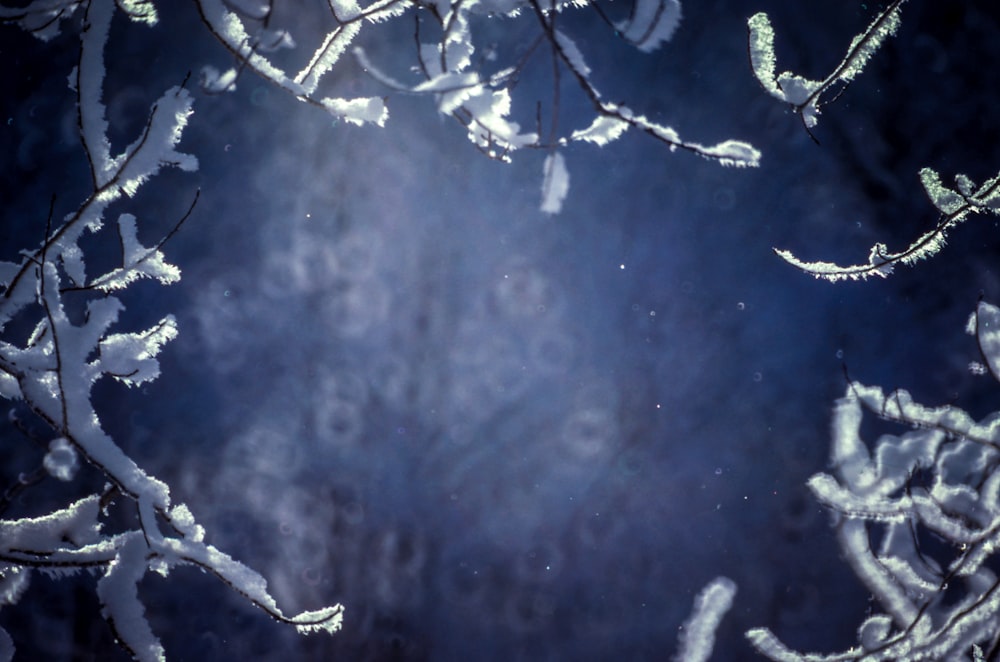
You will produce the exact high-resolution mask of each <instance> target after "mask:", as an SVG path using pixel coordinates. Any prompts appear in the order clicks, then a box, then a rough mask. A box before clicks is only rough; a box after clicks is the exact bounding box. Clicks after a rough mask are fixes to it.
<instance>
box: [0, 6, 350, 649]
mask: <svg viewBox="0 0 1000 662" xmlns="http://www.w3.org/2000/svg"><path fill="white" fill-rule="evenodd" d="M81 7H84V3H76V2H53V1H51V0H44V1H39V2H35V3H32V4H31V5H29V6H28V7H26V8H23V9H8V8H0V20H2V21H5V22H16V23H17V24H18V25H19V26H20V27H22V28H24V29H26V30H30V31H31V32H33V33H34V34H35V35H36V36H38V37H40V38H42V39H49V38H51V37H53V36H55V35H56V34H57V33H58V30H59V26H60V21H61V20H62V19H64V18H66V17H68V16H69V15H71V14H72V13H73V11H74V10H76V9H79V8H81ZM118 9H121V10H122V11H123V12H124V13H125V14H126V16H128V18H130V19H131V20H133V21H136V22H141V23H146V24H154V23H155V22H156V13H155V10H154V7H153V5H152V4H151V3H148V2H140V1H136V0H132V1H124V2H123V1H121V0H119V2H118V3H117V4H116V2H115V0H92V1H91V2H89V3H86V6H85V9H84V11H85V15H84V16H83V19H82V20H83V29H82V30H81V32H80V58H79V63H78V65H77V67H76V68H75V69H74V71H73V73H72V74H71V75H70V77H69V82H70V87H71V89H73V90H74V91H75V93H76V97H77V109H78V125H79V129H80V137H81V140H82V144H83V149H84V151H85V153H86V157H87V160H88V163H89V166H90V174H91V183H92V190H91V192H90V194H89V195H87V196H86V198H85V199H83V200H82V201H81V202H80V203H79V206H78V207H77V209H76V211H74V212H72V213H70V214H68V215H67V216H65V217H64V218H63V219H62V221H61V222H58V223H53V219H52V212H53V209H52V208H50V213H49V218H48V220H47V222H46V224H45V226H44V239H43V241H42V242H41V245H40V246H38V247H37V248H34V249H32V250H26V251H23V252H22V255H23V258H22V259H21V261H20V262H16V263H15V262H2V263H0V287H2V292H0V329H9V326H10V323H11V322H12V321H14V320H18V322H24V321H30V322H32V323H33V324H34V331H33V332H32V333H31V334H30V336H29V337H28V339H27V340H26V341H24V342H17V341H15V340H13V339H12V338H11V337H10V336H11V333H10V332H9V331H8V333H7V334H6V335H4V336H0V395H2V396H3V397H5V398H7V399H9V400H13V401H20V402H21V403H23V405H24V406H25V407H26V408H28V409H30V410H31V411H32V412H33V413H34V414H35V415H37V416H38V417H39V418H40V419H41V420H43V421H44V422H45V423H46V424H47V425H48V426H49V427H50V428H51V429H52V431H53V433H54V435H55V438H54V439H53V440H52V441H51V443H50V444H49V452H48V453H47V454H46V456H45V458H44V461H43V463H42V464H43V468H44V470H45V471H47V472H48V473H49V474H51V475H52V476H53V477H55V478H57V479H59V480H64V481H70V480H72V479H73V478H74V476H75V475H76V472H77V468H78V458H79V457H82V458H83V460H85V461H86V462H87V463H89V464H90V465H92V466H94V467H96V468H97V469H98V470H100V471H101V472H102V473H103V474H104V476H105V478H106V480H107V486H106V487H105V491H104V492H103V493H102V494H93V495H90V496H87V497H84V498H81V499H79V500H77V501H75V502H74V503H72V504H70V505H68V506H66V507H64V508H61V509H58V510H56V511H55V512H52V513H50V514H48V515H45V516H42V517H34V518H21V519H0V586H2V587H3V592H2V595H3V602H4V603H7V604H11V603H14V602H16V601H17V599H18V597H19V596H20V595H21V594H22V593H23V591H24V590H25V589H26V587H27V584H28V580H29V577H30V574H31V573H32V571H36V570H37V571H41V572H43V573H50V574H56V575H63V574H69V573H74V572H77V571H79V570H81V569H86V570H89V571H92V572H97V573H99V574H101V578H100V579H99V580H98V582H97V594H98V598H99V600H100V603H101V613H102V615H103V616H104V618H105V619H106V620H107V622H108V623H109V625H110V626H111V628H112V629H113V631H114V634H115V636H116V638H117V640H118V641H119V643H120V644H121V645H122V647H123V648H125V649H126V650H127V651H128V652H129V653H130V654H131V655H132V656H133V657H135V658H136V659H138V660H163V659H165V657H164V651H163V647H162V646H161V644H160V642H159V640H158V639H157V637H156V635H155V634H154V633H153V632H152V629H151V628H150V626H149V623H148V622H147V620H146V618H145V616H144V607H143V605H142V603H141V601H140V600H139V597H138V594H137V584H138V582H139V581H140V580H141V579H142V578H143V577H144V576H145V575H146V573H147V572H149V571H154V572H156V573H159V574H161V575H164V576H166V575H167V574H168V573H169V572H170V571H171V570H172V569H173V568H174V567H177V566H181V565H192V566H196V567H199V568H201V569H202V570H204V571H206V572H208V573H211V574H213V575H215V576H216V577H217V578H219V579H220V580H221V581H223V582H224V583H226V584H227V585H228V586H229V587H231V588H232V589H233V590H235V591H237V592H239V593H240V594H242V595H243V596H244V597H246V598H247V600H249V601H250V602H251V603H253V604H255V605H256V606H258V607H260V608H261V609H263V610H264V611H266V612H267V613H268V614H269V615H271V616H272V617H273V618H275V619H277V620H280V621H283V622H286V623H290V624H292V625H294V626H295V627H296V628H297V629H298V630H299V631H301V632H311V631H315V630H326V631H329V632H334V631H336V630H338V629H340V627H341V618H342V614H343V608H342V607H341V606H340V605H335V606H332V607H327V608H324V609H320V610H317V611H312V612H306V613H302V614H299V615H297V616H291V617H289V616H285V615H284V614H283V613H282V612H281V610H280V609H279V608H278V606H277V604H276V603H275V601H274V599H273V598H272V597H271V595H270V594H269V593H268V591H267V585H266V582H265V580H264V578H263V577H261V576H260V575H259V574H257V573H256V572H254V571H253V570H251V569H250V568H248V567H246V566H244V565H242V564H241V563H239V562H237V561H235V560H234V559H233V558H231V557H230V556H228V555H226V554H225V553H223V552H221V551H219V550H218V549H216V548H215V547H213V546H211V545H209V544H207V543H205V541H204V536H205V531H204V529H203V528H202V527H201V526H200V525H199V524H197V522H196V521H195V519H194V517H193V516H192V514H191V512H190V511H189V509H188V508H187V507H186V506H184V505H183V504H178V505H172V504H171V501H170V493H169V489H168V487H167V485H166V484H164V483H163V482H161V481H159V480H157V479H156V478H154V477H152V476H150V475H148V474H146V473H145V472H144V471H143V470H142V469H140V468H139V466H138V465H137V464H136V463H135V462H134V461H133V460H132V458H130V457H129V456H128V455H126V454H125V453H124V452H123V451H122V449H121V448H120V447H119V446H118V445H117V444H116V443H115V442H114V440H112V439H111V438H110V437H109V436H108V435H107V434H106V433H105V432H104V431H103V430H102V428H101V422H100V417H99V416H98V413H97V412H96V411H95V410H94V408H93V405H92V402H91V388H92V386H93V385H94V383H95V382H96V381H97V380H99V379H100V378H101V377H104V376H109V377H111V378H113V379H115V380H117V381H119V382H122V383H123V384H125V385H126V386H136V385H140V384H143V383H145V382H149V381H152V380H154V379H156V378H157V377H158V376H159V364H158V362H157V359H156V357H157V355H158V354H159V352H160V349H161V348H162V347H163V345H164V344H165V343H166V342H168V341H170V340H171V339H173V338H174V337H175V336H176V335H177V326H176V322H175V320H174V318H173V316H172V315H167V316H165V317H163V318H162V319H161V320H160V321H159V322H157V323H156V324H154V325H153V326H152V327H150V328H149V329H146V330H145V331H140V332H134V333H110V331H109V330H110V328H111V327H112V326H113V325H114V324H115V323H116V322H117V321H118V315H119V313H120V312H121V311H123V310H124V306H123V305H122V303H121V302H120V301H119V300H118V299H117V298H115V297H114V296H111V295H110V292H113V291H116V290H121V289H124V288H126V287H128V286H129V285H130V284H131V283H133V282H134V281H135V280H137V279H140V278H151V279H155V280H157V281H159V282H160V283H161V284H164V285H167V284H170V283H173V282H176V281H177V280H178V279H179V278H180V270H179V269H177V267H175V266H173V265H171V264H169V263H168V262H166V260H165V258H164V255H163V253H162V252H161V251H160V249H161V247H162V246H163V244H164V243H165V242H166V240H167V239H169V238H170V236H171V235H172V234H173V233H174V232H176V231H177V229H178V227H180V225H181V223H183V222H184V220H185V219H186V218H187V216H188V215H189V214H190V213H191V211H192V209H193V207H194V201H193V202H192V203H191V208H189V209H188V212H187V213H186V214H185V215H184V217H182V218H181V220H180V221H179V222H178V224H177V226H176V227H175V228H174V229H173V230H172V231H171V232H170V233H169V234H168V235H167V236H166V237H164V238H163V239H162V240H161V241H160V242H158V243H157V244H156V245H154V246H151V247H147V246H144V245H143V244H142V243H140V242H139V240H138V238H137V227H136V225H137V219H136V218H135V216H133V215H131V214H128V213H123V214H121V215H120V216H119V218H118V223H117V227H114V228H113V229H107V228H105V227H104V215H105V212H106V210H107V209H108V207H109V205H111V204H112V203H113V202H116V201H119V200H122V199H123V198H131V197H132V196H134V195H135V194H136V192H137V191H138V189H139V188H140V187H141V186H142V185H144V184H145V183H146V182H147V181H148V180H149V179H150V178H151V177H153V176H154V175H156V174H157V173H158V172H159V171H160V170H161V169H162V168H163V167H164V166H172V167H176V168H179V169H181V170H186V171H193V170H195V169H197V166H198V163H197V160H196V159H195V158H194V157H193V156H191V155H189V154H184V153H181V152H179V151H177V149H176V148H177V144H178V142H179V141H180V138H181V134H182V132H183V130H184V127H185V125H186V124H187V121H188V117H189V116H190V114H191V112H192V111H191V106H192V98H191V95H190V93H189V92H188V91H187V90H186V89H184V86H183V85H181V86H175V87H171V88H170V89H168V90H166V91H165V92H164V93H163V94H162V96H161V97H160V98H159V99H158V100H157V101H156V102H155V103H154V104H153V105H152V107H151V108H150V112H149V116H148V119H147V120H146V123H145V125H144V127H143V128H142V130H141V131H140V134H139V135H138V136H137V137H136V138H135V140H134V141H133V142H132V143H131V144H130V145H128V146H127V147H125V149H124V150H122V151H121V152H120V153H117V154H116V153H113V150H112V146H111V144H110V142H109V140H108V122H107V119H106V113H105V107H104V103H103V100H102V97H103V86H104V79H105V67H104V49H105V45H106V43H107V40H108V34H109V31H110V26H111V21H112V18H113V16H114V14H115V12H116V11H117V10H118ZM195 200H197V197H196V198H195ZM54 206H55V199H54V198H53V203H52V207H53V208H54ZM102 231H103V232H105V233H106V234H108V235H111V236H110V237H109V241H113V242H116V243H118V244H119V245H120V246H121V250H122V255H121V266H119V267H117V268H114V269H112V270H110V271H108V272H107V273H104V274H101V275H97V276H88V274H87V272H86V264H85V255H84V252H83V250H82V249H81V247H80V244H79V241H80V239H81V237H82V236H83V235H84V234H85V233H99V232H102ZM41 234H42V228H39V235H41ZM71 300H72V306H71V307H72V309H74V310H76V309H79V308H80V307H81V305H82V306H83V307H85V309H86V314H85V315H84V317H83V321H82V323H79V324H77V323H75V322H74V321H73V320H71V319H70V315H69V314H67V312H66V307H67V304H69V303H70V302H71ZM9 494H10V493H9V492H8V494H7V495H5V496H4V501H3V503H2V507H3V509H6V507H7V506H9V504H10V499H9ZM115 500H125V501H126V502H127V503H130V504H134V507H135V512H136V514H137V516H138V517H137V525H136V528H134V529H131V530H126V531H123V532H118V533H105V532H103V531H102V528H103V523H102V521H101V519H102V515H107V508H108V507H109V505H110V504H111V503H112V502H113V501H115ZM13 653H14V650H13V641H12V639H11V637H10V635H9V634H8V633H7V632H3V631H0V660H10V659H11V658H12V657H13Z"/></svg>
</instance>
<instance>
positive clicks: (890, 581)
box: [747, 302, 1000, 661]
mask: <svg viewBox="0 0 1000 662" xmlns="http://www.w3.org/2000/svg"><path fill="white" fill-rule="evenodd" d="M967 330H968V331H969V332H970V333H971V334H973V335H974V336H975V337H976V339H977V341H978V344H979V348H980V351H981V353H982V356H983V361H984V364H985V365H984V364H974V366H973V367H974V369H975V371H976V372H980V373H984V372H987V371H989V372H990V373H991V374H992V375H994V376H997V375H1000V308H997V307H996V306H993V305H990V304H988V303H985V302H980V304H979V306H978V308H977V310H976V312H975V313H973V314H972V316H971V317H970V320H969V326H968V328H967ZM866 415H871V416H877V417H878V418H881V419H883V420H885V421H890V422H892V423H898V424H900V425H902V426H906V427H908V428H909V430H908V431H906V432H903V433H902V434H899V435H884V436H882V437H880V438H879V439H878V440H877V441H876V442H875V443H874V444H872V445H869V444H868V443H866V442H865V441H864V440H863V439H862V438H861V425H862V421H863V419H864V417H865V416H866ZM832 436H833V443H832V448H831V462H832V465H833V468H834V473H833V475H831V474H817V475H816V476H813V477H812V478H811V479H810V480H809V487H810V489H811V490H812V492H813V494H815V495H816V498H817V499H819V501H820V502H821V503H823V504H824V505H825V506H826V507H827V508H829V509H830V510H831V511H832V512H833V513H834V517H835V522H836V523H835V526H836V530H837V539H838V541H839V544H840V547H841V550H842V552H843V554H844V556H845V557H846V558H847V560H848V562H849V563H850V564H851V567H852V569H853V570H854V572H855V574H856V575H857V576H858V577H859V578H860V579H861V580H862V581H863V582H864V583H865V585H866V586H867V587H868V589H869V590H870V591H871V592H872V593H873V594H874V596H875V598H876V599H877V600H878V602H879V604H880V605H881V606H882V609H883V610H884V613H878V614H875V615H873V616H870V617H869V618H868V619H866V620H865V621H864V623H862V625H861V627H860V628H859V630H858V645H857V646H855V647H854V648H852V649H850V650H848V651H845V652H842V653H836V654H831V655H823V654H800V653H797V652H794V651H792V650H790V649H788V648H787V647H785V646H784V645H783V644H782V643H781V642H780V641H779V640H778V639H777V637H775V636H774V634H772V633H771V632H770V631H769V630H767V629H763V628H761V629H756V630H751V631H750V632H749V633H748V634H747V636H748V637H749V639H750V641H751V642H752V643H753V645H754V646H756V648H757V649H758V650H759V651H760V652H762V653H763V654H765V655H767V656H768V657H770V658H771V659H773V660H782V661H786V660H787V661H791V660H811V661H812V660H815V661H834V660H871V661H876V660H904V659H905V660H968V659H972V658H973V656H975V655H982V654H983V653H984V652H985V655H986V658H987V659H995V658H996V655H997V654H998V652H1000V621H998V620H997V613H998V611H1000V578H998V576H997V573H996V554H997V552H998V550H1000V413H993V414H991V415H989V416H987V417H986V418H984V419H983V420H981V421H975V420H974V419H973V418H972V417H971V416H970V415H969V414H968V413H966V412H965V411H963V410H961V409H959V408H957V407H954V406H943V407H936V408H932V407H925V406H923V405H920V404H918V403H916V402H914V401H913V399H912V398H911V397H910V395H909V393H907V392H906V391H902V390H897V391H894V392H892V393H885V392H883V391H882V389H880V388H878V387H872V386H865V385H863V384H860V383H857V382H853V383H851V384H850V385H849V386H848V388H847V393H846V394H845V395H844V397H843V398H841V399H840V400H839V401H838V402H837V406H836V408H835V409H834V416H833V424H832Z"/></svg>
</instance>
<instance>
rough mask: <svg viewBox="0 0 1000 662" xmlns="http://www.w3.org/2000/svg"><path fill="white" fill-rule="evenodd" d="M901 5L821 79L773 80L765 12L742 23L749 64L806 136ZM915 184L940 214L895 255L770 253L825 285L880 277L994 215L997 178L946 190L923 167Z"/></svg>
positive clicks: (964, 180)
mask: <svg viewBox="0 0 1000 662" xmlns="http://www.w3.org/2000/svg"><path fill="white" fill-rule="evenodd" d="M903 2H905V0H895V1H894V2H892V3H890V4H889V6H888V7H886V8H885V10H883V11H882V12H881V13H880V14H879V15H878V17H876V19H875V20H874V21H872V23H871V24H870V25H869V26H868V28H867V29H866V30H865V31H864V32H862V33H861V34H859V35H857V36H856V37H855V38H854V39H853V40H852V41H851V45H850V47H849V48H848V49H847V54H846V55H845V56H844V58H843V60H841V62H840V64H839V65H838V66H837V68H836V69H834V70H833V72H832V73H831V74H830V75H829V76H827V77H826V78H824V79H823V80H821V81H816V80H809V79H807V78H804V77H803V76H799V75H797V74H794V73H792V72H790V71H786V72H784V73H782V74H781V75H779V76H777V77H776V76H775V64H776V59H775V54H774V29H773V28H772V27H771V21H770V19H769V18H768V16H767V14H765V13H759V14H756V15H754V16H752V17H751V18H750V20H749V21H748V28H749V51H750V63H751V66H752V67H753V73H754V76H756V78H757V81H758V82H759V83H760V85H761V87H763V88H764V90H766V91H767V92H768V93H769V94H771V95H772V96H774V97H776V98H777V99H780V100H781V101H784V102H786V103H788V104H790V105H791V106H792V109H793V110H794V111H795V112H796V113H798V114H799V116H800V117H801V118H802V123H803V125H804V126H805V128H806V131H807V132H809V135H810V136H811V137H812V136H813V134H812V132H811V129H812V128H813V127H815V126H816V124H817V122H818V121H819V115H820V111H821V108H822V106H824V105H825V104H826V103H828V102H827V101H824V100H823V99H822V97H823V95H825V94H827V93H828V92H830V91H831V90H832V89H833V88H834V87H835V86H837V85H844V86H846V85H847V84H848V83H850V81H852V80H853V79H854V78H855V77H856V76H857V75H858V74H859V73H861V71H862V69H864V66H865V64H867V62H868V60H870V59H871V57H872V56H873V55H874V53H875V51H876V50H877V49H878V48H879V46H881V45H882V43H883V42H884V41H885V40H886V39H887V38H888V37H890V36H892V35H893V34H895V32H896V30H897V29H898V28H899V24H900V7H901V5H902V4H903ZM843 90H844V88H843V87H842V88H841V89H840V91H839V92H837V93H836V94H835V95H834V97H833V99H831V101H832V100H834V99H836V98H837V97H839V95H840V93H842V92H843ZM813 139H814V140H815V137H813ZM920 182H921V184H922V185H923V187H924V191H925V192H926V194H927V197H928V198H929V199H930V201H931V203H932V204H933V205H934V206H935V207H936V208H937V210H938V212H939V214H940V216H939V219H938V222H937V223H936V224H935V226H934V228H933V229H931V230H929V231H928V232H925V233H924V234H922V235H921V236H919V237H918V238H917V239H916V240H914V241H913V242H912V243H911V244H910V245H909V246H907V247H906V248H904V249H903V250H901V251H899V252H896V253H892V252H889V249H888V247H887V246H886V245H885V244H883V243H878V244H875V245H874V246H872V247H871V249H870V250H869V252H868V261H867V262H866V263H864V264H855V265H848V266H842V265H838V264H834V263H832V262H822V261H816V262H807V261H804V260H800V259H799V258H798V257H796V256H795V255H794V254H793V253H792V252H791V251H788V250H780V249H777V248H776V249H774V252H775V253H777V254H778V255H779V256H780V257H781V258H783V259H784V260H785V261H787V262H788V263H790V264H791V265H793V266H795V267H797V268H799V269H801V270H802V271H805V272H806V273H809V274H812V275H813V276H815V277H816V278H822V279H825V280H828V281H831V282H836V281H838V280H847V279H851V280H859V279H861V280H864V279H867V278H869V277H871V276H879V277H882V278H885V277H886V276H888V275H889V274H891V273H892V271H893V268H894V267H895V266H896V265H897V264H905V265H911V264H913V263H915V262H917V261H919V260H922V259H924V258H927V257H930V256H932V255H934V254H935V253H937V252H938V251H940V250H941V249H942V248H943V247H944V244H945V239H946V236H947V233H948V231H949V230H951V229H952V228H953V227H955V226H956V225H958V224H959V223H961V222H962V221H964V220H966V219H967V218H968V217H969V216H970V215H971V214H980V213H984V212H992V213H994V214H1000V174H997V176H995V177H993V178H991V179H989V180H987V181H986V182H984V183H983V184H982V185H980V186H978V187H977V186H976V184H974V183H973V182H972V180H971V179H969V177H967V176H965V175H962V174H959V175H956V177H955V184H956V187H955V188H954V189H950V188H948V187H946V186H944V185H943V184H942V183H941V176H940V175H939V174H938V173H937V172H936V171H934V170H932V169H931V168H924V169H923V170H921V171H920Z"/></svg>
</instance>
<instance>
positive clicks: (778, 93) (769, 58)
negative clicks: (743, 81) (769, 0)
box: [747, 0, 906, 140]
mask: <svg viewBox="0 0 1000 662" xmlns="http://www.w3.org/2000/svg"><path fill="white" fill-rule="evenodd" d="M904 2H906V0H893V2H891V3H889V5H888V6H887V7H886V8H885V9H884V10H882V12H881V13H879V15H878V16H877V17H876V18H875V20H874V21H872V22H871V24H870V25H869V26H868V27H867V28H866V29H865V31H864V32H862V33H861V34H859V35H857V36H856V37H855V38H854V39H853V40H852V41H851V45H850V46H849V47H848V49H847V53H846V54H845V55H844V58H843V59H842V60H841V61H840V64H838V65H837V67H836V68H835V69H834V70H833V71H832V72H831V73H830V74H829V75H828V76H827V77H826V78H824V79H823V80H810V79H808V78H805V77H803V76H800V75H798V74H794V73H792V72H791V71H785V72H783V73H782V74H781V75H780V76H775V73H774V72H775V65H776V59H775V55H774V29H773V28H772V27H771V20H770V19H769V18H768V16H767V14H766V13H764V12H760V13H758V14H754V15H753V16H751V17H750V19H749V21H748V22H747V26H748V28H749V33H750V37H749V49H750V64H751V66H752V67H753V73H754V76H756V78H757V82H759V83H760V85H761V87H763V88H764V90H765V91H766V92H767V93H768V94H770V95H771V96H773V97H775V98H777V99H780V100H781V101H784V102H786V103H788V104H790V105H791V106H792V108H793V109H794V110H795V112H796V113H798V114H799V116H800V117H801V118H802V124H803V126H805V128H806V131H807V132H809V131H810V129H812V128H813V127H814V126H816V123H817V122H818V121H819V114H820V109H821V108H822V106H823V105H825V102H824V101H823V100H822V99H821V97H822V96H823V95H824V94H825V93H826V92H828V91H829V90H830V89H832V88H833V86H834V85H837V84H838V83H839V84H843V85H846V84H848V83H850V82H851V81H852V80H854V77H855V76H857V75H858V74H859V73H861V71H862V70H863V69H864V68H865V65H866V64H867V63H868V60H869V59H870V58H871V56H872V55H874V53H875V51H876V50H878V48H879V46H881V45H882V42H884V41H885V40H886V38H888V37H890V36H892V35H893V34H894V33H895V32H896V30H897V28H899V22H900V20H899V14H900V6H901V5H902V4H903V3H904ZM838 96H839V95H838ZM809 135H810V136H812V133H811V132H810V133H809ZM813 139H814V140H815V138H813Z"/></svg>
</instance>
